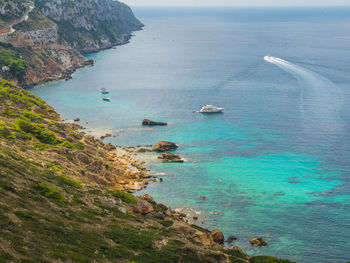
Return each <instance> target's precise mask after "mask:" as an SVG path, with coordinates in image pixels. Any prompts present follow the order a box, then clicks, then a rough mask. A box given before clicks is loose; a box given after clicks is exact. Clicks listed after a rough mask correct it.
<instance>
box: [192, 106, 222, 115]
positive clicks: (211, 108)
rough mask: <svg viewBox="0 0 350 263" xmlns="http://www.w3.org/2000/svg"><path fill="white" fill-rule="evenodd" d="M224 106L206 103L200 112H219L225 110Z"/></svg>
mask: <svg viewBox="0 0 350 263" xmlns="http://www.w3.org/2000/svg"><path fill="white" fill-rule="evenodd" d="M223 110H224V108H219V107H215V106H213V105H204V106H203V107H202V108H201V109H200V110H199V111H198V112H199V113H218V112H223Z"/></svg>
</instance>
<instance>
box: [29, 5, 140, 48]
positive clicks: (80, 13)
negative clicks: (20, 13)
mask: <svg viewBox="0 0 350 263" xmlns="http://www.w3.org/2000/svg"><path fill="white" fill-rule="evenodd" d="M36 5H37V8H38V9H39V10H40V11H41V13H42V14H44V15H45V16H46V17H48V18H50V19H51V20H53V21H54V22H56V23H57V25H58V26H59V33H60V35H61V36H62V37H63V38H64V39H66V40H67V41H68V43H69V44H70V45H71V46H73V47H74V48H76V49H77V50H79V51H80V52H84V53H86V52H92V51H98V50H101V49H105V48H109V47H111V46H113V45H118V44H124V43H126V42H127V41H128V39H129V38H130V34H131V32H132V31H134V30H139V29H141V27H142V24H141V22H140V21H138V20H137V19H136V18H135V16H134V14H133V13H132V11H131V9H130V8H129V7H128V6H127V5H125V4H123V3H120V2H118V1H113V0H76V1H74V2H72V1H71V0H59V1H56V0H49V1H42V0H37V1H36Z"/></svg>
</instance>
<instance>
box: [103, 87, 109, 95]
mask: <svg viewBox="0 0 350 263" xmlns="http://www.w3.org/2000/svg"><path fill="white" fill-rule="evenodd" d="M101 93H102V94H109V90H107V89H105V88H102V89H101Z"/></svg>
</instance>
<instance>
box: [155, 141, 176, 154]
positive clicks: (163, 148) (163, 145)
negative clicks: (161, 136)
mask: <svg viewBox="0 0 350 263" xmlns="http://www.w3.org/2000/svg"><path fill="white" fill-rule="evenodd" d="M177 148H178V146H177V145H176V144H175V143H173V142H166V141H160V142H157V144H156V145H155V146H154V147H153V149H152V151H154V152H168V151H173V150H176V149H177Z"/></svg>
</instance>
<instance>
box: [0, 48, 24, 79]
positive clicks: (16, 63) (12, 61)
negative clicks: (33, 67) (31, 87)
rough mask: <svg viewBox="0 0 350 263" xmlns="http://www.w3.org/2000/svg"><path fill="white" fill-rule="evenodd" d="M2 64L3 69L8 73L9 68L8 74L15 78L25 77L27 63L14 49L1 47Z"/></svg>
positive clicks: (0, 63)
mask: <svg viewBox="0 0 350 263" xmlns="http://www.w3.org/2000/svg"><path fill="white" fill-rule="evenodd" d="M0 66H1V70H2V71H4V72H5V73H6V71H7V69H6V68H4V67H7V68H8V74H11V75H12V76H14V77H15V78H18V79H23V77H24V75H25V73H26V68H27V63H26V62H25V61H24V60H23V59H22V58H21V57H20V56H19V54H18V53H16V52H14V51H12V50H4V49H0Z"/></svg>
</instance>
